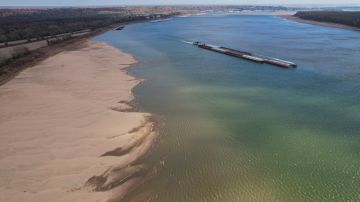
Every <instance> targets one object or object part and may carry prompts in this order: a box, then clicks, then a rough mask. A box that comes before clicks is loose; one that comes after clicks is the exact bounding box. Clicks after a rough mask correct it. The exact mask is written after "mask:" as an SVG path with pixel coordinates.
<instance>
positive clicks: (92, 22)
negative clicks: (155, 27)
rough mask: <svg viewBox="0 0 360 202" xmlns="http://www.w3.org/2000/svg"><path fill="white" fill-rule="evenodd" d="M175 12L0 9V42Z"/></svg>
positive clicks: (112, 9)
mask: <svg viewBox="0 0 360 202" xmlns="http://www.w3.org/2000/svg"><path fill="white" fill-rule="evenodd" d="M159 12H161V11H159ZM175 14H177V13H175V12H167V13H165V12H161V13H156V11H153V12H149V13H148V14H146V13H145V12H141V11H139V10H136V9H133V10H131V9H127V8H55V9H0V43H4V42H8V41H16V40H29V39H33V38H38V39H41V38H42V37H45V36H53V35H57V34H62V33H69V32H75V31H79V30H85V29H97V28H100V27H106V26H109V25H113V24H118V23H126V22H131V21H137V20H146V19H155V18H162V17H167V16H171V15H175Z"/></svg>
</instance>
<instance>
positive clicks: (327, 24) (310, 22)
mask: <svg viewBox="0 0 360 202" xmlns="http://www.w3.org/2000/svg"><path fill="white" fill-rule="evenodd" d="M277 16H279V17H282V18H284V19H287V20H291V21H295V22H299V23H305V24H311V25H319V26H325V27H333V28H340V29H348V30H354V31H360V29H359V28H356V27H352V26H349V25H343V24H338V23H331V22H319V21H315V20H305V19H302V18H299V17H296V16H294V15H277Z"/></svg>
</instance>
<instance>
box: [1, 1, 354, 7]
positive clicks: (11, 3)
mask: <svg viewBox="0 0 360 202" xmlns="http://www.w3.org/2000/svg"><path fill="white" fill-rule="evenodd" d="M299 2H301V3H299ZM148 4H157V5H158V4H161V5H164V4H277V5H283V4H338V5H344V4H358V5H360V0H301V1H299V0H200V1H195V0H0V6H85V5H86V6H91V5H94V6H95V5H148Z"/></svg>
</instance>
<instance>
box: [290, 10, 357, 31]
mask: <svg viewBox="0 0 360 202" xmlns="http://www.w3.org/2000/svg"><path fill="white" fill-rule="evenodd" d="M295 16H296V17H299V18H301V19H304V20H314V21H319V22H330V23H337V24H342V25H348V26H352V27H358V28H360V11H301V12H297V13H296V14H295Z"/></svg>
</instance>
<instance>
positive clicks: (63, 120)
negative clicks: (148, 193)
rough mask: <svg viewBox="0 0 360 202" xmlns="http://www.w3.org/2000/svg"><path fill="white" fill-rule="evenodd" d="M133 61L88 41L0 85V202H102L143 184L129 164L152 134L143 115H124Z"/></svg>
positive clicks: (138, 169) (142, 168)
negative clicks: (129, 71)
mask: <svg viewBox="0 0 360 202" xmlns="http://www.w3.org/2000/svg"><path fill="white" fill-rule="evenodd" d="M135 62H136V61H135V59H134V58H133V57H132V56H130V55H127V54H125V53H122V52H120V51H119V50H118V49H115V48H113V47H110V46H108V45H106V44H104V43H90V42H88V43H86V44H84V47H80V48H79V49H77V50H73V51H65V52H62V53H60V54H58V55H55V56H53V57H51V58H48V59H47V60H45V61H44V62H42V63H41V64H38V65H36V66H34V67H31V68H28V69H26V70H25V71H23V72H21V73H20V74H19V75H18V76H17V77H16V78H14V79H13V80H11V81H10V82H8V83H6V84H5V85H3V86H0V106H1V108H0V201H12V202H14V201H19V202H20V201H21V202H26V201H37V202H42V201H43V202H45V201H46V202H48V201H52V202H53V201H87V202H90V201H108V200H113V199H114V198H115V199H121V198H122V197H123V196H124V194H125V193H126V192H127V191H129V190H131V189H133V188H134V186H135V185H136V184H137V183H141V182H142V181H143V177H144V176H146V175H147V174H146V171H147V170H148V167H147V166H146V165H139V164H135V163H134V162H135V161H136V160H137V159H138V158H140V157H141V156H143V155H144V154H145V153H146V152H147V151H148V150H149V148H150V147H151V145H152V144H153V142H154V140H155V139H156V137H157V132H156V131H155V130H154V129H153V127H154V123H153V122H151V121H149V118H148V117H149V116H150V115H149V114H145V113H139V112H125V111H129V110H128V109H129V107H130V106H129V105H128V104H127V103H129V102H130V101H131V100H132V99H133V95H132V93H131V90H132V88H133V87H134V86H136V85H137V84H138V83H139V82H140V81H139V80H138V79H135V78H133V77H131V76H129V75H127V74H126V70H125V68H127V67H129V65H131V64H134V63H135ZM114 109H116V110H114ZM122 109H124V110H122ZM129 131H131V132H130V133H129Z"/></svg>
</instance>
